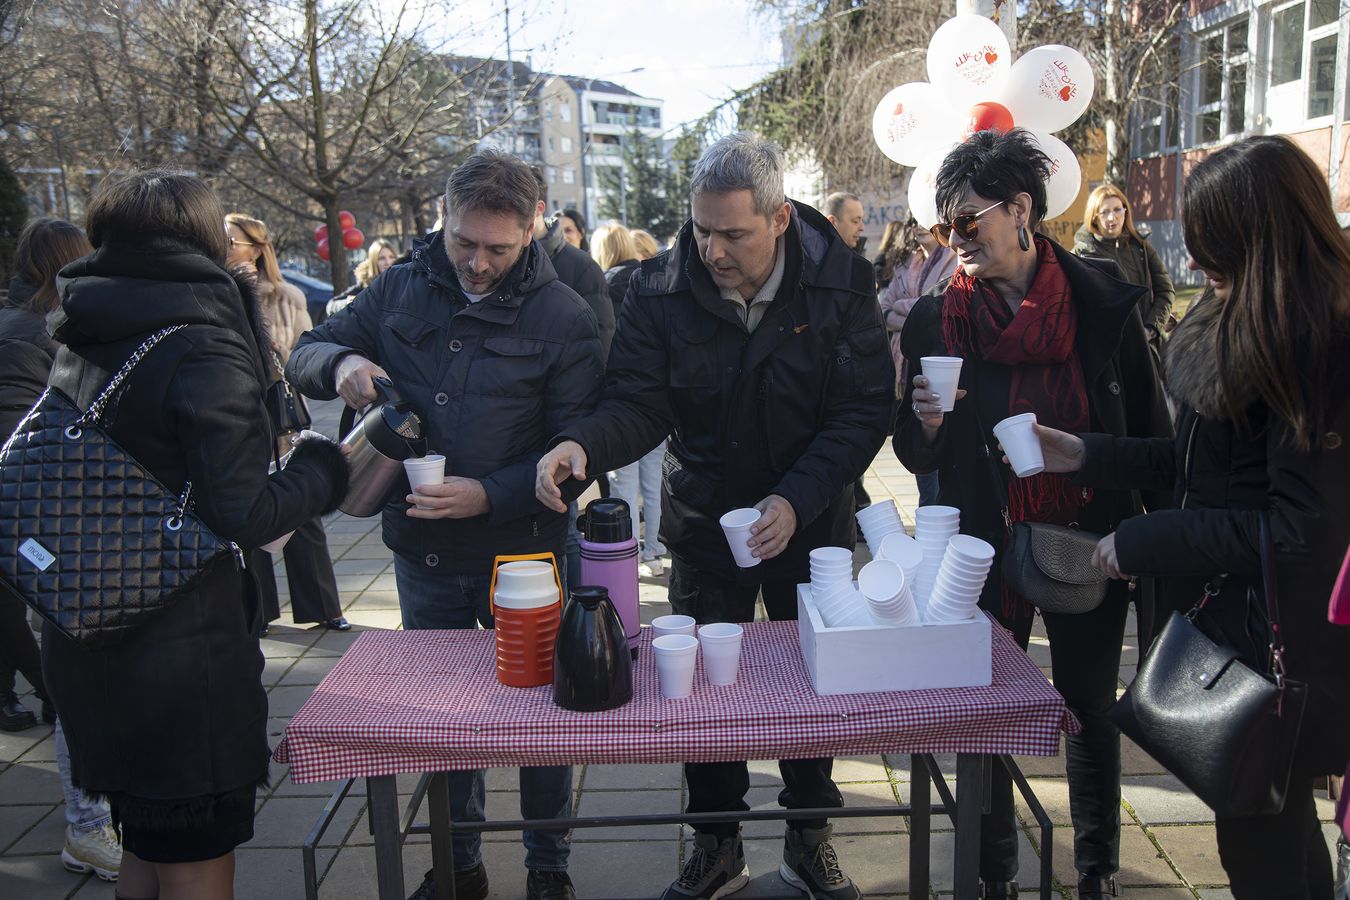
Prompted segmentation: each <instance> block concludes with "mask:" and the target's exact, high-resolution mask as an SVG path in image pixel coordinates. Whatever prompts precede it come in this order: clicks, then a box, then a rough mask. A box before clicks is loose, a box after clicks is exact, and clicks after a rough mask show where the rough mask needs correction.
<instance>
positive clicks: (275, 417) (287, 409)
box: [264, 351, 313, 437]
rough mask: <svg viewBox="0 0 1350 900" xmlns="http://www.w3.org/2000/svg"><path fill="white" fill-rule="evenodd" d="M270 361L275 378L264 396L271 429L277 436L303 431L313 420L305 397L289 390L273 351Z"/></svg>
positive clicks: (279, 359)
mask: <svg viewBox="0 0 1350 900" xmlns="http://www.w3.org/2000/svg"><path fill="white" fill-rule="evenodd" d="M272 362H273V364H275V365H276V369H277V380H276V381H274V382H272V384H271V385H270V386H269V387H268V388H267V394H266V395H265V397H264V400H265V401H266V404H267V415H268V417H269V418H270V419H271V420H272V429H273V431H275V432H276V435H277V437H280V436H282V435H283V434H294V433H296V432H300V431H304V430H305V429H306V428H308V427H309V426H310V424H311V423H312V422H313V420H312V419H311V418H310V415H309V407H307V406H306V405H305V398H304V397H302V396H300V395H299V394H297V393H296V392H295V391H293V390H291V385H290V383H289V382H288V381H286V375H285V371H284V367H283V366H282V364H281V356H280V355H279V354H277V353H276V352H275V351H273V353H272Z"/></svg>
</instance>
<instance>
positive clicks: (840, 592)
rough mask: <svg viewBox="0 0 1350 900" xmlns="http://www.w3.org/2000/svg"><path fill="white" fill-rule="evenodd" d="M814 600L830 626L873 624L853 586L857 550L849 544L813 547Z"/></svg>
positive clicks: (812, 585)
mask: <svg viewBox="0 0 1350 900" xmlns="http://www.w3.org/2000/svg"><path fill="white" fill-rule="evenodd" d="M811 602H812V603H814V604H815V606H816V611H817V612H819V613H820V618H821V619H822V620H823V621H824V623H825V626H826V627H827V628H840V627H843V626H846V625H870V624H872V617H871V616H870V615H868V614H867V607H866V605H865V604H864V603H863V600H862V597H861V596H860V595H859V594H858V591H857V589H856V588H855V587H854V586H853V553H852V551H850V550H849V549H848V548H847V547H817V548H816V549H814V550H812V551H811Z"/></svg>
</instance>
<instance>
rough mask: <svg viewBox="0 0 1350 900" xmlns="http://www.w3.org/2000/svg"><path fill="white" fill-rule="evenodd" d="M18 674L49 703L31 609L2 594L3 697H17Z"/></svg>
mask: <svg viewBox="0 0 1350 900" xmlns="http://www.w3.org/2000/svg"><path fill="white" fill-rule="evenodd" d="M15 671H19V672H22V673H23V677H24V678H27V679H28V683H29V684H31V685H32V686H33V689H34V690H35V691H37V695H38V697H39V698H42V699H46V697H47V691H46V688H45V687H44V686H43V684H42V654H41V652H40V651H39V650H38V645H37V640H36V639H35V638H34V637H33V629H31V628H29V627H28V605H27V604H25V603H24V602H23V601H22V600H20V599H19V598H17V597H14V596H12V595H10V594H9V593H0V697H3V696H4V695H6V694H12V693H14V673H15ZM34 712H36V710H34Z"/></svg>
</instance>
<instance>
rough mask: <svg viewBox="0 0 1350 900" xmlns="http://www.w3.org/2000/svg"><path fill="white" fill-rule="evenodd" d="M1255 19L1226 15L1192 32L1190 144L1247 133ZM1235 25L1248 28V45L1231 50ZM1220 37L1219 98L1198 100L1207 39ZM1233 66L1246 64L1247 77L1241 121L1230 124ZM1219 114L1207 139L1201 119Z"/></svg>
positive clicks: (1212, 142)
mask: <svg viewBox="0 0 1350 900" xmlns="http://www.w3.org/2000/svg"><path fill="white" fill-rule="evenodd" d="M1295 2H1306V0H1295ZM1256 22H1257V19H1256V17H1255V16H1253V15H1250V14H1243V15H1241V16H1238V17H1237V18H1234V19H1229V20H1228V21H1226V22H1222V23H1220V24H1218V25H1215V26H1214V27H1213V28H1207V29H1205V30H1204V31H1202V32H1200V33H1198V34H1196V35H1195V43H1194V44H1193V47H1194V48H1195V53H1196V54H1197V57H1196V60H1195V65H1194V69H1193V70H1194V82H1193V87H1192V90H1191V92H1190V95H1191V98H1192V103H1193V108H1192V110H1191V115H1190V118H1191V131H1190V135H1191V141H1190V142H1189V144H1190V146H1191V147H1215V146H1220V145H1222V144H1226V143H1231V142H1233V141H1235V140H1238V139H1240V138H1242V137H1243V136H1244V135H1246V134H1247V133H1248V129H1249V126H1250V123H1251V104H1252V82H1253V79H1252V65H1251V60H1252V40H1253V34H1252V32H1253V31H1254V30H1255V29H1254V27H1253V26H1254V24H1255V23H1256ZM1236 28H1245V29H1246V31H1247V45H1246V48H1245V49H1244V50H1242V51H1241V52H1238V53H1234V52H1233V51H1232V50H1231V49H1230V45H1231V41H1232V35H1233V31H1234V29H1236ZM1220 35H1221V36H1222V37H1223V49H1222V52H1221V54H1220V62H1219V79H1220V84H1219V99H1217V100H1214V101H1211V102H1209V103H1203V104H1202V103H1201V102H1200V98H1201V87H1202V86H1203V84H1204V78H1205V73H1206V66H1207V65H1208V63H1209V60H1208V59H1207V58H1206V57H1207V55H1208V50H1207V49H1206V48H1207V47H1208V45H1209V42H1210V41H1211V40H1212V39H1213V38H1214V37H1216V36H1220ZM1234 66H1244V67H1245V68H1246V77H1245V81H1244V82H1243V83H1244V86H1245V87H1244V90H1243V103H1242V121H1241V122H1240V123H1237V127H1236V128H1235V127H1233V122H1232V120H1231V119H1230V117H1229V113H1230V111H1231V110H1230V109H1229V105H1230V100H1231V97H1230V94H1231V91H1232V87H1233V84H1232V79H1231V78H1230V77H1229V73H1230V72H1231V71H1232V69H1233V67H1234ZM1214 113H1218V114H1219V134H1218V137H1216V138H1211V139H1206V138H1205V136H1204V131H1203V129H1202V128H1201V124H1200V123H1201V121H1202V120H1203V118H1204V117H1205V116H1207V115H1213V114H1214Z"/></svg>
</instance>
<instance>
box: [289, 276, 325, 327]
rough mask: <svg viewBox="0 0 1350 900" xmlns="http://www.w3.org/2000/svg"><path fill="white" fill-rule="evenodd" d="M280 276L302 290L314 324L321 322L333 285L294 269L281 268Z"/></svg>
mask: <svg viewBox="0 0 1350 900" xmlns="http://www.w3.org/2000/svg"><path fill="white" fill-rule="evenodd" d="M281 277H282V278H285V279H286V280H287V281H288V282H290V283H291V284H293V285H295V286H296V287H298V288H299V289H300V290H301V291H302V292H304V295H305V306H306V307H308V309H309V317H310V319H311V320H312V321H313V322H314V324H315V325H318V324H319V323H320V322H322V321H323V320H324V319H325V318H326V315H325V313H324V308H325V307H326V306H327V305H328V301H329V300H332V299H333V286H332V285H331V284H329V283H328V282H326V281H320V280H319V279H317V278H313V277H311V276H309V275H306V274H305V273H304V272H300V271H297V270H295V269H282V270H281Z"/></svg>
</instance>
